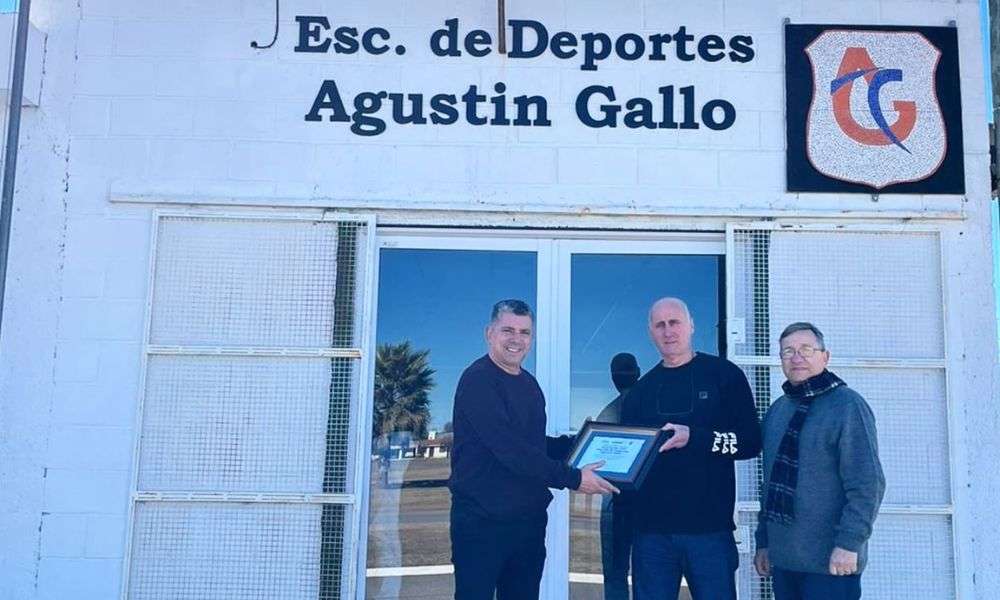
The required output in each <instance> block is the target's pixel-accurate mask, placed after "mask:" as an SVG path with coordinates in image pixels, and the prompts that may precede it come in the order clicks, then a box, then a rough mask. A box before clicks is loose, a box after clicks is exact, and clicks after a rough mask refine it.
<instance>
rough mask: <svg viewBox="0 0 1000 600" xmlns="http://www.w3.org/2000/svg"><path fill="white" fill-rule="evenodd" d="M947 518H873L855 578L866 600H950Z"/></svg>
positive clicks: (952, 565) (952, 569)
mask: <svg viewBox="0 0 1000 600" xmlns="http://www.w3.org/2000/svg"><path fill="white" fill-rule="evenodd" d="M952 556H953V546H952V531H951V517H949V516H947V515H914V514H908V515H901V514H896V515H887V514H882V515H879V517H878V519H876V521H875V530H874V532H873V533H872V538H871V541H870V542H869V545H868V567H867V568H866V569H865V573H864V576H863V577H862V578H861V586H862V589H863V590H864V596H865V597H866V598H878V600H914V599H916V598H928V599H929V598H933V599H934V600H948V599H949V598H955V561H954V559H953V558H952Z"/></svg>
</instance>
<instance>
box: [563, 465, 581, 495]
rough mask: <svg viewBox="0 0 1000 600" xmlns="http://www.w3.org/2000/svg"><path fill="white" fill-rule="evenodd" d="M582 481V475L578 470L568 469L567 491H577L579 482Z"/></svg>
mask: <svg viewBox="0 0 1000 600" xmlns="http://www.w3.org/2000/svg"><path fill="white" fill-rule="evenodd" d="M582 480H583V473H582V472H581V471H580V469H570V471H569V475H568V476H567V478H566V482H567V484H568V485H566V488H567V489H571V490H578V489H580V482H581V481H582Z"/></svg>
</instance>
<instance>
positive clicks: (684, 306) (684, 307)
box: [648, 296, 694, 323]
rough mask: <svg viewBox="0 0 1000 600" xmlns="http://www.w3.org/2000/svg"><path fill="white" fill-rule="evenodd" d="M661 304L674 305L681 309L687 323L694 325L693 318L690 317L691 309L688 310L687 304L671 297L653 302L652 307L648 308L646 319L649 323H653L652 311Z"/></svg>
mask: <svg viewBox="0 0 1000 600" xmlns="http://www.w3.org/2000/svg"><path fill="white" fill-rule="evenodd" d="M662 304H676V305H677V306H679V307H681V310H683V311H684V316H686V317H687V320H688V322H689V323H694V318H692V317H691V309H689V308H688V305H687V302H684V301H683V300H681V299H680V298H675V297H673V296H666V297H664V298H660V299H659V300H657V301H656V302H654V303H653V305H652V306H650V307H649V317H648V318H649V322H650V323H652V322H653V311H654V310H656V309H657V307H659V306H660V305H662Z"/></svg>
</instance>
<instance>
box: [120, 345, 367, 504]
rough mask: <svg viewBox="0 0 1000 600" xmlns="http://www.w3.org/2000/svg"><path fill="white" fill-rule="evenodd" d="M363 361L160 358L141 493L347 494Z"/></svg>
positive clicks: (153, 375)
mask: <svg viewBox="0 0 1000 600" xmlns="http://www.w3.org/2000/svg"><path fill="white" fill-rule="evenodd" d="M354 362H355V361H353V360H352V359H332V360H331V359H323V358H276V357H245V356H240V357H225V356H152V357H150V360H149V365H148V368H147V375H146V399H145V405H144V407H143V423H142V443H141V448H140V459H139V489H141V490H144V491H171V490H177V491H215V492H299V493H319V492H338V493H339V492H344V491H345V487H346V482H347V477H346V474H347V465H348V464H349V462H348V461H349V459H350V457H349V456H348V447H349V429H350V422H349V421H350V417H351V402H350V399H351V392H352V391H353V389H354V388H355V382H354V377H353V372H354ZM334 375H336V377H334Z"/></svg>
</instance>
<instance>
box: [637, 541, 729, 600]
mask: <svg viewBox="0 0 1000 600" xmlns="http://www.w3.org/2000/svg"><path fill="white" fill-rule="evenodd" d="M739 564H740V557H739V554H738V552H737V550H736V541H735V540H734V539H733V533H732V532H731V531H720V532H716V533H701V534H662V533H637V534H636V536H635V542H634V544H633V546H632V583H633V586H634V588H633V589H634V592H635V600H677V594H678V592H679V591H680V587H681V576H683V577H684V578H686V579H687V583H688V588H689V589H690V590H691V597H692V598H693V599H694V600H736V568H737V567H739Z"/></svg>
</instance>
